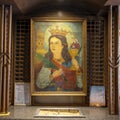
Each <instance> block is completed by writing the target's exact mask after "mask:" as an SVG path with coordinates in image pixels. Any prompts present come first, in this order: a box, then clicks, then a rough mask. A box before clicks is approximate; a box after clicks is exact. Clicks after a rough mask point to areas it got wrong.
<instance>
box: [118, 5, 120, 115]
mask: <svg viewBox="0 0 120 120" xmlns="http://www.w3.org/2000/svg"><path fill="white" fill-rule="evenodd" d="M118 56H119V57H120V5H119V6H118ZM119 60H120V59H119ZM118 107H119V108H118V111H119V116H120V62H119V66H118Z"/></svg>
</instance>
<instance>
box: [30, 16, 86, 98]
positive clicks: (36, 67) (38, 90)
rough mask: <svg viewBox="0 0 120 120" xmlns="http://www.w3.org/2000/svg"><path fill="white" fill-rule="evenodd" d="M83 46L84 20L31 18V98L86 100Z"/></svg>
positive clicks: (84, 36) (84, 41)
mask: <svg viewBox="0 0 120 120" xmlns="http://www.w3.org/2000/svg"><path fill="white" fill-rule="evenodd" d="M86 46H87V43H86V20H85V19H80V18H74V19H72V18H69V19H68V18H64V19H58V18H32V19H31V93H32V96H48V95H49V96H50V95H51V96H54V95H57V96H59V95H62V96H64V95H67V96H71V95H72V96H85V95H86V91H87V90H86V86H87V82H86V57H87V54H86V49H87V48H86Z"/></svg>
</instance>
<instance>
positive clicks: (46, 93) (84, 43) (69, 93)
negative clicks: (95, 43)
mask: <svg viewBox="0 0 120 120" xmlns="http://www.w3.org/2000/svg"><path fill="white" fill-rule="evenodd" d="M36 22H37V23H41V22H52V23H57V22H69V23H72V24H74V23H77V24H81V25H82V27H81V30H82V49H83V50H82V59H83V60H82V61H83V63H82V69H83V79H82V81H83V89H82V90H81V91H67V92H65V91H36V90H35V71H34V68H35V63H34V62H35V61H34V56H35V48H36V47H35V41H36V40H35V23H36ZM78 32H79V31H78ZM86 46H87V41H86V19H84V18H64V19H60V18H32V19H31V95H32V96H86V95H87V80H86V76H87V70H86V66H87V65H86V64H87V63H86V62H87V59H86V57H87V47H86Z"/></svg>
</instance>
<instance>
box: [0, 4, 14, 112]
mask: <svg viewBox="0 0 120 120" xmlns="http://www.w3.org/2000/svg"><path fill="white" fill-rule="evenodd" d="M1 8H2V9H1V13H2V14H1V33H0V34H1V35H0V36H1V38H0V60H1V62H0V114H7V113H8V109H9V84H10V62H11V24H12V6H4V5H2V7H1Z"/></svg>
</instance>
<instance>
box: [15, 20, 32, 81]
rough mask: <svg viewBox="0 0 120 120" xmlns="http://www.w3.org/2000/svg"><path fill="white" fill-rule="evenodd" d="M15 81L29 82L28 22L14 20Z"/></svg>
mask: <svg viewBox="0 0 120 120" xmlns="http://www.w3.org/2000/svg"><path fill="white" fill-rule="evenodd" d="M14 72H15V73H14V78H15V81H19V82H20V81H24V82H27V81H30V20H28V19H23V20H19V19H18V20H16V40H15V66H14Z"/></svg>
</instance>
